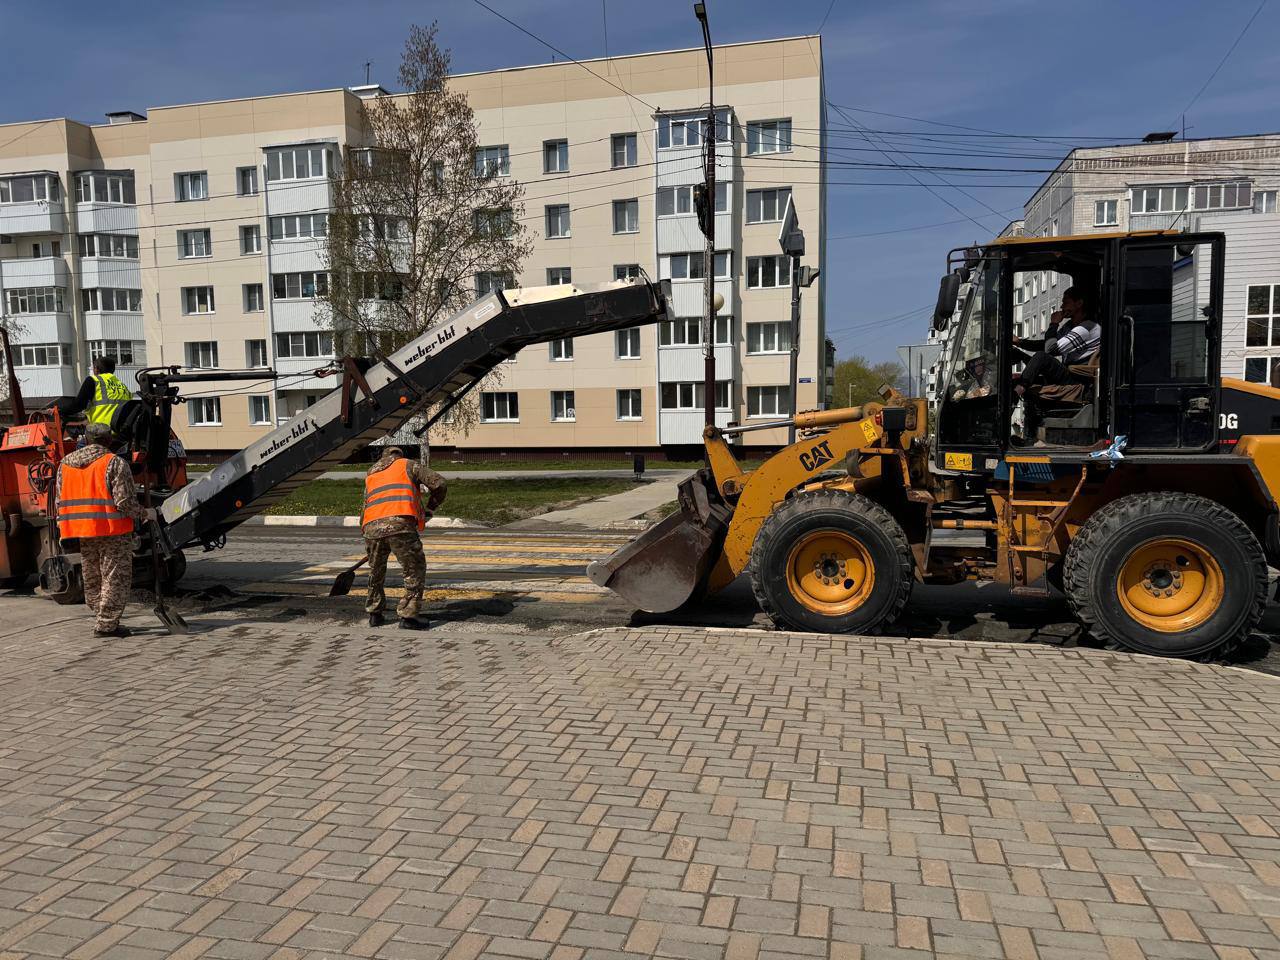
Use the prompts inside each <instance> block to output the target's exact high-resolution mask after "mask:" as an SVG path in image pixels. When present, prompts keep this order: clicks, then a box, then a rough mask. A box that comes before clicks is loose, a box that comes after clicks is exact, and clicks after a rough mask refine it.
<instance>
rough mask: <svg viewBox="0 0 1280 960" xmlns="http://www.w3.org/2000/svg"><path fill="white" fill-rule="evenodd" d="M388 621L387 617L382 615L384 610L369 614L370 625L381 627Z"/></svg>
mask: <svg viewBox="0 0 1280 960" xmlns="http://www.w3.org/2000/svg"><path fill="white" fill-rule="evenodd" d="M386 622H387V618H386V617H384V616H383V615H382V611H381V610H378V611H377V612H375V613H371V614H369V626H371V627H380V626H382V625H383V624H385V623H386Z"/></svg>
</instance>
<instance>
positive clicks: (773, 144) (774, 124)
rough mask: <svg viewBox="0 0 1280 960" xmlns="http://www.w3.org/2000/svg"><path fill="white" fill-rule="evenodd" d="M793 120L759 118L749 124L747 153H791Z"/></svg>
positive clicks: (749, 154)
mask: <svg viewBox="0 0 1280 960" xmlns="http://www.w3.org/2000/svg"><path fill="white" fill-rule="evenodd" d="M790 152H791V120H790V119H784V120H757V121H756V122H755V123H748V124H747V155H748V156H751V155H754V154H757V153H790Z"/></svg>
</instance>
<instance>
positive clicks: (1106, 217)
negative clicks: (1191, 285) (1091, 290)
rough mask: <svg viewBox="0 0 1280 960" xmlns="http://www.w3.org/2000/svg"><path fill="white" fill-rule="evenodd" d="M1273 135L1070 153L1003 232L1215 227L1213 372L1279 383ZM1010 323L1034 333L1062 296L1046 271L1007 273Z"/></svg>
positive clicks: (1279, 270) (1278, 169)
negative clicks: (1219, 331)
mask: <svg viewBox="0 0 1280 960" xmlns="http://www.w3.org/2000/svg"><path fill="white" fill-rule="evenodd" d="M1278 190H1280V134H1261V135H1257V136H1245V137H1221V138H1216V139H1209V140H1173V141H1168V142H1163V143H1139V144H1125V145H1120V146H1107V147H1087V148H1080V149H1076V150H1073V151H1071V153H1069V154H1068V155H1067V156H1066V157H1065V158H1064V159H1063V160H1062V162H1061V163H1060V164H1059V165H1058V167H1057V169H1056V170H1055V171H1054V172H1053V173H1052V174H1050V175H1049V176H1048V178H1046V180H1045V182H1044V183H1043V184H1042V185H1041V186H1040V188H1039V189H1038V190H1037V191H1036V192H1035V193H1034V194H1033V195H1032V196H1031V198H1030V199H1029V200H1028V201H1027V203H1026V206H1025V209H1024V216H1023V218H1022V219H1021V220H1019V221H1015V222H1014V223H1012V224H1010V225H1009V227H1008V228H1006V231H1005V233H1008V234H1013V235H1023V236H1058V235H1062V236H1066V235H1070V234H1081V233H1098V232H1102V233H1105V232H1118V231H1130V230H1133V231H1137V230H1169V229H1175V230H1185V231H1221V232H1222V233H1224V234H1225V235H1226V238H1227V260H1226V269H1225V276H1224V289H1223V311H1224V317H1223V325H1222V327H1223V335H1222V373H1223V376H1230V377H1243V378H1245V379H1247V380H1252V381H1257V382H1276V383H1280V211H1278V209H1277V191H1278ZM1014 282H1015V291H1014V304H1015V305H1014V310H1015V317H1014V319H1015V326H1017V327H1019V328H1020V330H1019V332H1020V333H1022V335H1024V336H1036V335H1038V334H1039V333H1040V332H1041V331H1043V330H1044V328H1045V326H1046V325H1047V323H1048V318H1049V316H1050V314H1051V313H1052V312H1053V311H1054V310H1056V309H1057V308H1058V304H1059V302H1060V300H1061V298H1062V290H1063V286H1062V276H1061V275H1059V274H1057V273H1054V272H1052V271H1043V272H1031V273H1024V274H1019V275H1018V276H1016V277H1015V278H1014Z"/></svg>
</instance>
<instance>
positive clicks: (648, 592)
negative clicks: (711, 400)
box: [587, 470, 733, 613]
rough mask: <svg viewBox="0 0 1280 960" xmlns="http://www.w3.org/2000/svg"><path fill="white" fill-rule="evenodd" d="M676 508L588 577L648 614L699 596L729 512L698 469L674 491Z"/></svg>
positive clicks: (590, 570) (594, 564) (706, 475)
mask: <svg viewBox="0 0 1280 960" xmlns="http://www.w3.org/2000/svg"><path fill="white" fill-rule="evenodd" d="M679 502H680V509H679V511H678V512H676V513H673V514H671V516H669V517H667V518H666V519H665V520H663V521H661V522H660V523H657V524H655V525H654V526H652V527H650V528H649V529H648V530H646V531H645V532H644V533H642V534H641V535H640V536H638V537H637V538H636V539H634V540H632V541H631V542H630V543H628V544H627V545H626V546H624V547H621V548H620V549H618V550H617V551H616V552H615V553H614V554H613V555H612V556H610V557H608V558H607V559H604V560H596V561H594V562H592V563H591V564H589V565H588V566H587V576H588V577H590V578H591V581H592V582H593V583H595V584H597V585H598V586H601V587H608V588H609V589H610V590H612V591H613V592H614V593H616V594H618V595H619V596H620V597H622V598H623V599H624V600H627V601H628V602H630V603H633V604H635V605H636V606H637V607H638V608H639V609H641V610H645V611H647V612H649V613H667V612H669V611H671V610H675V609H677V608H678V607H681V606H683V605H684V604H685V603H687V602H689V601H690V600H691V599H693V598H694V597H695V596H697V594H698V592H699V588H700V587H701V586H702V585H703V584H704V583H705V582H706V580H707V578H708V576H709V575H710V573H711V569H712V567H713V566H714V565H715V562H716V560H717V559H718V558H719V556H720V551H721V548H722V547H723V545H724V536H725V531H726V530H728V528H729V518H730V517H731V516H732V515H733V509H732V508H731V507H730V506H728V505H727V504H726V503H725V502H724V501H723V500H722V499H721V498H720V496H719V495H718V494H717V493H716V490H715V481H714V480H712V479H711V477H710V475H709V473H708V472H707V471H705V470H699V471H698V472H697V473H695V474H694V475H693V476H691V477H689V478H688V479H687V480H684V481H683V482H682V483H681V484H680V487H679Z"/></svg>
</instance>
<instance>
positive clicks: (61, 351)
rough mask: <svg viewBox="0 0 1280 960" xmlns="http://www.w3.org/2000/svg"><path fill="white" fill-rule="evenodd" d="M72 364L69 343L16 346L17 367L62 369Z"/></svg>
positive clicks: (14, 358) (15, 359) (21, 344)
mask: <svg viewBox="0 0 1280 960" xmlns="http://www.w3.org/2000/svg"><path fill="white" fill-rule="evenodd" d="M70 363H71V344H69V343H20V344H14V352H13V365H14V366H15V367H62V366H69V365H70Z"/></svg>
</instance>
